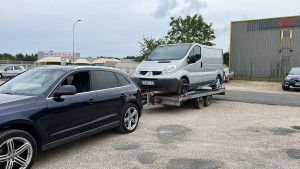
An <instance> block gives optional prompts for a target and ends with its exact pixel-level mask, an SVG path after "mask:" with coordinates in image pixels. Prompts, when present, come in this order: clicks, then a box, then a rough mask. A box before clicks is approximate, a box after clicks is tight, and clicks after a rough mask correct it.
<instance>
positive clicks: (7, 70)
mask: <svg viewBox="0 0 300 169" xmlns="http://www.w3.org/2000/svg"><path fill="white" fill-rule="evenodd" d="M8 76H14V68H13V66H7V67H6V68H5V69H4V71H3V77H8Z"/></svg>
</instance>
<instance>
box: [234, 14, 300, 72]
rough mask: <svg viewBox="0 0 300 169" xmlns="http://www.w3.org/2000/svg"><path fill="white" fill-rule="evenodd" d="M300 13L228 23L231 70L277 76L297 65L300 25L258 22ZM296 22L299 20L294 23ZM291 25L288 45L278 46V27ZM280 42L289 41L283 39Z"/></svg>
mask: <svg viewBox="0 0 300 169" xmlns="http://www.w3.org/2000/svg"><path fill="white" fill-rule="evenodd" d="M292 19H300V17H299V16H298V17H287V18H277V19H266V20H254V21H242V22H232V23H231V50H230V57H231V64H230V66H231V70H233V71H234V72H235V75H237V76H243V77H277V74H278V72H279V77H282V76H283V74H285V73H286V72H288V71H289V70H290V68H291V67H300V26H287V27H274V28H265V29H260V28H259V24H260V22H265V21H288V20H292ZM298 24H300V23H298ZM284 28H292V30H293V32H292V33H293V34H292V49H291V50H290V49H280V41H281V30H282V29H284ZM282 43H283V44H282V45H283V46H288V45H289V41H288V40H287V39H284V40H283V41H282Z"/></svg>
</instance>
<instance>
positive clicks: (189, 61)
mask: <svg viewBox="0 0 300 169" xmlns="http://www.w3.org/2000/svg"><path fill="white" fill-rule="evenodd" d="M188 58H189V60H188V63H195V62H196V56H195V55H192V56H189V57H188Z"/></svg>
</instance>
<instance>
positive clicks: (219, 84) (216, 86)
mask: <svg viewBox="0 0 300 169" xmlns="http://www.w3.org/2000/svg"><path fill="white" fill-rule="evenodd" d="M221 87H222V79H221V77H220V76H217V78H216V81H215V84H214V85H213V86H212V89H213V90H218V89H220V88H221Z"/></svg>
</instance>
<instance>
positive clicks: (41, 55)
mask: <svg viewBox="0 0 300 169" xmlns="http://www.w3.org/2000/svg"><path fill="white" fill-rule="evenodd" d="M55 57H57V58H60V59H53V58H55ZM41 59H43V60H41ZM77 59H80V53H74V61H76V60H77ZM48 60H49V62H47V61H48ZM54 60H55V62H51V61H54ZM59 60H60V61H62V62H65V61H67V62H68V63H73V53H72V52H53V51H47V52H46V51H39V52H38V62H41V61H43V62H44V63H53V64H55V63H56V64H59V63H60V62H59Z"/></svg>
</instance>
